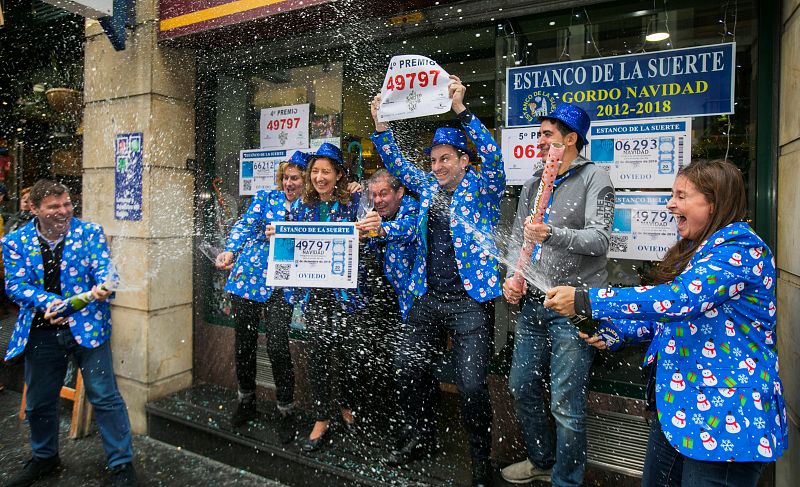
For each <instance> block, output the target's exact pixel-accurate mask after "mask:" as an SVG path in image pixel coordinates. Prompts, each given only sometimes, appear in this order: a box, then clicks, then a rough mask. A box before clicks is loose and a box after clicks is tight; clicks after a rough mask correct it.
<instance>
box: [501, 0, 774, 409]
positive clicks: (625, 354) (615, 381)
mask: <svg viewBox="0 0 800 487" xmlns="http://www.w3.org/2000/svg"><path fill="white" fill-rule="evenodd" d="M655 7H657V8H654V4H653V2H647V1H642V2H611V3H608V4H603V5H599V6H593V7H586V8H575V9H571V10H568V11H560V12H554V13H553V14H544V15H535V16H530V17H523V18H519V19H514V20H511V21H507V22H505V23H503V24H502V25H501V28H500V31H501V35H500V37H503V38H505V40H506V41H507V42H505V43H503V44H502V45H503V46H505V47H506V49H504V50H503V55H504V59H505V60H506V66H507V67H513V66H526V65H537V64H549V63H556V62H565V61H578V60H586V59H596V58H611V59H613V56H619V55H626V54H636V53H642V52H653V51H660V50H669V49H679V48H687V47H694V46H704V45H711V44H719V43H723V42H735V43H736V69H735V86H734V92H735V113H734V114H733V115H714V116H702V117H692V120H691V126H692V131H691V157H692V159H717V158H725V157H727V158H728V159H730V160H731V161H733V162H734V163H735V164H736V165H737V166H738V167H739V168H740V169H741V170H742V173H743V175H744V177H745V182H746V184H747V186H748V201H749V207H750V214H751V215H754V214H755V211H754V208H755V190H754V189H753V188H755V183H756V182H755V175H756V164H757V161H756V158H755V154H756V128H757V127H756V126H755V120H756V110H757V108H758V107H757V103H756V102H757V100H756V88H757V83H756V79H757V70H756V59H755V50H756V42H755V41H756V32H757V10H756V7H757V5H756V3H755V2H753V1H739V2H717V1H713V2H705V3H702V4H698V3H697V2H691V1H672V0H670V1H667V2H664V3H662V2H658V4H657V5H655ZM656 32H664V33H668V34H669V37H667V38H666V39H664V40H661V41H658V42H651V41H648V40H647V39H646V36H648V35H649V34H653V33H656ZM504 89H505V87H504ZM504 102H505V100H504ZM505 108H506V107H505V106H504V107H503V109H505ZM688 162H689V161H682V163H683V164H687V163H688ZM761 163H763V164H769V161H762V162H761ZM616 190H617V192H618V195H619V194H620V193H625V192H628V191H634V190H633V189H631V188H624V187H617V188H616ZM638 191H641V189H638ZM644 191H649V189H648V190H644ZM652 191H662V192H663V191H669V186H667V185H665V187H663V188H661V187H659V188H652ZM652 265H654V262H653V261H645V260H638V259H609V264H608V270H609V285H623V286H625V285H635V284H639V283H640V277H641V276H643V275H646V274H647V273H648V271H649V270H650V268H651V266H652ZM644 349H645V347H644V346H641V347H638V348H637V347H633V348H628V349H623V351H621V352H619V353H615V354H613V356H610V355H608V354H600V355H599V358H598V359H597V360H596V361H595V366H594V369H593V377H594V382H593V387H594V388H596V389H600V390H604V391H612V392H616V393H620V394H623V395H626V394H632V393H634V391H635V390H636V387H637V386H639V387H640V386H641V385H643V384H644V382H645V380H646V378H645V377H644V376H643V372H642V371H641V370H637V369H636V368H635V367H630V365H637V364H641V359H642V356H643V352H644ZM631 386H634V387H633V388H632V387H631Z"/></svg>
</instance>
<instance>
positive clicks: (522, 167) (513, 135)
mask: <svg viewBox="0 0 800 487" xmlns="http://www.w3.org/2000/svg"><path fill="white" fill-rule="evenodd" d="M538 140H539V125H534V126H532V127H525V128H512V129H503V132H502V133H501V137H500V141H501V143H500V146H501V148H502V150H503V164H504V166H505V170H506V184H508V185H522V184H525V181H527V180H529V179H530V178H532V177H533V173H534V172H536V170H537V169H540V168H541V167H542V150H541V149H539V148H538V147H537V144H538Z"/></svg>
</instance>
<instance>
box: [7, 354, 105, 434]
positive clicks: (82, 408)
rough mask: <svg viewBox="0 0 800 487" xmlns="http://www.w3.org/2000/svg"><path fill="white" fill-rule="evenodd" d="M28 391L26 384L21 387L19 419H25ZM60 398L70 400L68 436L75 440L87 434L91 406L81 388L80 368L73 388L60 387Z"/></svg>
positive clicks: (90, 417) (89, 424) (90, 420)
mask: <svg viewBox="0 0 800 487" xmlns="http://www.w3.org/2000/svg"><path fill="white" fill-rule="evenodd" d="M27 393H28V385H27V384H25V386H24V387H23V389H22V404H20V405H19V419H25V397H26V395H27ZM60 396H61V398H62V399H68V400H70V401H72V419H71V421H70V424H69V438H70V439H72V440H76V439H78V438H83V437H84V436H86V435H88V434H89V427H90V426H91V424H92V406H91V404H89V401H87V400H86V392H85V391H84V390H83V376H82V375H81V370H80V369H77V370H76V376H75V388H74V389H73V388H71V387H67V386H64V387H62V388H61V394H60Z"/></svg>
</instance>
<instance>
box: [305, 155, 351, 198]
mask: <svg viewBox="0 0 800 487" xmlns="http://www.w3.org/2000/svg"><path fill="white" fill-rule="evenodd" d="M321 159H326V160H327V161H328V162H330V163H331V166H333V170H334V171H335V172H336V175H337V176H341V177H340V178H339V180H338V181H336V186H335V187H334V188H333V197H334V199H335V200H337V201H339V203H341V204H343V205H346V204H348V203H350V192H349V191H347V177H346V176H345V174H344V170H343V169H342V167H341V166H339V165H338V164H336V162H334V161H333V160H331V159H330V158H327V157H313V158H312V159H311V160H310V161H309V162H308V169H306V172H305V173H304V174H303V182H304V185H303V186H304V188H303V203H305V204H306V205H309V206H312V205H316V204H317V203H319V201H320V199H319V193H317V190H316V188H314V184H313V183H312V182H311V169H312V168H313V167H314V164H316V163H317V161H319V160H321Z"/></svg>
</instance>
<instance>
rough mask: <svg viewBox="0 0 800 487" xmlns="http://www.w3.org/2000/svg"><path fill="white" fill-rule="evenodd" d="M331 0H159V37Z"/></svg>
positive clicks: (177, 35)
mask: <svg viewBox="0 0 800 487" xmlns="http://www.w3.org/2000/svg"><path fill="white" fill-rule="evenodd" d="M330 1H331V0H189V1H184V0H161V1H160V2H159V12H160V18H161V21H160V23H159V39H162V40H164V39H174V38H177V37H181V36H185V35H189V34H196V33H198V32H203V31H207V30H212V29H218V28H220V27H225V26H228V25H233V24H239V23H241V22H245V21H248V20H254V19H260V18H264V17H269V16H271V15H275V14H279V13H285V12H290V11H292V10H298V9H303V8H306V7H311V6H314V5H320V4H323V3H329V2H330Z"/></svg>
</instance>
